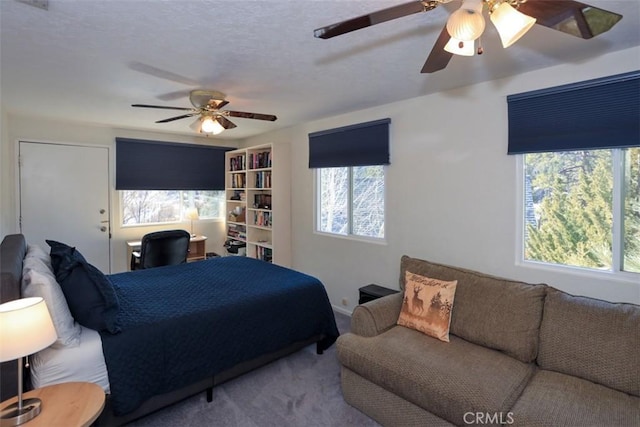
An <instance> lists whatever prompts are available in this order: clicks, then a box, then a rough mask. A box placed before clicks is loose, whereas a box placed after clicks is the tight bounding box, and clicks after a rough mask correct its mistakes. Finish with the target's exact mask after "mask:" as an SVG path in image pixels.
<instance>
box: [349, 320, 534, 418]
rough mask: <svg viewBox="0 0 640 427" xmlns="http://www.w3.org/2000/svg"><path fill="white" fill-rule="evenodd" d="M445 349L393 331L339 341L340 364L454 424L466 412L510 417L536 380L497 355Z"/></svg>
mask: <svg viewBox="0 0 640 427" xmlns="http://www.w3.org/2000/svg"><path fill="white" fill-rule="evenodd" d="M450 338H451V342H449V343H445V342H442V341H440V340H437V339H435V338H431V337H428V336H426V335H424V334H422V333H420V332H417V331H415V330H413V329H408V328H405V327H403V326H395V327H393V328H391V329H390V330H388V331H386V332H384V333H382V334H380V335H377V336H375V337H369V338H365V337H361V336H358V335H355V334H352V333H347V334H343V335H341V336H340V337H339V338H338V341H337V350H338V359H339V360H340V363H341V364H342V365H343V366H344V367H346V368H348V369H350V370H352V371H354V372H355V373H357V374H359V375H361V376H362V377H364V378H366V379H368V380H369V381H371V382H373V383H375V384H377V385H378V386H380V387H382V388H384V389H386V390H388V391H390V392H392V393H395V394H397V395H398V396H400V397H402V398H404V399H406V400H408V401H409V402H411V403H413V404H415V405H417V406H420V407H421V408H423V409H425V410H427V411H429V412H432V413H433V414H435V415H437V416H439V417H440V418H443V419H445V420H447V421H449V422H451V423H453V424H457V425H463V424H464V418H463V417H464V414H465V413H467V412H488V413H505V414H506V413H507V412H508V411H509V409H510V408H511V406H512V405H513V404H514V403H515V401H516V399H517V397H518V396H519V395H520V393H521V392H522V389H523V388H524V387H525V385H526V383H527V381H528V380H529V378H530V377H531V375H532V374H533V372H534V370H535V366H534V365H533V364H526V363H522V362H520V361H518V360H516V359H514V358H512V357H509V356H507V355H505V354H503V353H500V352H498V351H495V350H491V349H488V348H485V347H481V346H478V345H475V344H472V343H470V342H468V341H465V340H463V339H461V338H458V337H455V336H453V335H452V336H451V337H450Z"/></svg>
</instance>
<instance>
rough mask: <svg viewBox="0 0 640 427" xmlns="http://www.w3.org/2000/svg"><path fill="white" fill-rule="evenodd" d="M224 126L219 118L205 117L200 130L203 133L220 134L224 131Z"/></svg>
mask: <svg viewBox="0 0 640 427" xmlns="http://www.w3.org/2000/svg"><path fill="white" fill-rule="evenodd" d="M223 130H224V127H223V126H222V125H221V124H220V122H218V119H217V118H216V119H215V120H214V119H213V118H212V117H205V118H204V119H203V120H202V125H201V126H200V131H201V132H203V133H210V134H213V135H218V134H220V133H222V131H223Z"/></svg>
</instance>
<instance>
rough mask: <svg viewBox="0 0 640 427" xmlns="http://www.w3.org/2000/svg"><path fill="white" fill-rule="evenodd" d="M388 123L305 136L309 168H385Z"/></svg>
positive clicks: (369, 124) (384, 121) (361, 124)
mask: <svg viewBox="0 0 640 427" xmlns="http://www.w3.org/2000/svg"><path fill="white" fill-rule="evenodd" d="M389 123H391V119H381V120H375V121H372V122H366V123H359V124H357V125H351V126H345V127H341V128H336V129H329V130H323V131H320V132H313V133H310V134H309V167H310V168H335V167H345V166H373V165H388V164H389V163H390V162H389Z"/></svg>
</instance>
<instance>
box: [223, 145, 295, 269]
mask: <svg viewBox="0 0 640 427" xmlns="http://www.w3.org/2000/svg"><path fill="white" fill-rule="evenodd" d="M289 168H290V166H289V149H288V145H285V144H263V145H258V146H254V147H248V148H241V149H237V150H233V151H228V152H227V153H226V173H225V192H226V207H227V209H226V211H227V221H226V226H225V227H226V239H227V240H233V241H239V242H243V243H245V244H246V256H249V257H252V258H257V259H261V260H263V261H267V262H273V263H276V264H279V265H283V266H290V264H291V236H290V229H291V220H290V218H291V214H290V182H289V176H290V172H289V171H290V169H289Z"/></svg>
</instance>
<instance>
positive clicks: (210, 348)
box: [101, 257, 338, 415]
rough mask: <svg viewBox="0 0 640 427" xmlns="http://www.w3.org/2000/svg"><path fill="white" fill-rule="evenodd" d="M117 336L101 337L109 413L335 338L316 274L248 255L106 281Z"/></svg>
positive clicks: (103, 334) (330, 313) (125, 410)
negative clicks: (115, 310)
mask: <svg viewBox="0 0 640 427" xmlns="http://www.w3.org/2000/svg"><path fill="white" fill-rule="evenodd" d="M108 277H109V279H110V280H111V282H112V283H113V286H114V288H115V291H116V294H117V296H118V300H119V303H120V312H119V314H118V321H119V323H120V326H121V328H122V332H121V333H119V334H116V335H111V334H109V333H108V332H101V337H102V347H103V350H104V356H105V361H106V364H107V371H108V373H109V382H110V385H111V402H112V405H113V410H114V413H115V414H116V415H124V414H126V413H129V412H131V411H134V410H135V409H136V408H137V407H138V406H139V405H140V404H141V403H142V402H144V400H146V399H148V398H149V397H151V396H153V395H156V394H160V393H166V392H169V391H172V390H176V389H178V388H181V387H184V386H187V385H189V384H192V383H194V382H197V381H199V380H202V379H204V378H207V377H211V376H213V375H215V374H217V373H219V372H221V371H223V370H225V369H228V368H230V367H232V366H233V365H235V364H237V363H239V362H242V361H246V360H251V359H253V358H255V357H258V356H260V355H263V354H266V353H270V352H273V351H276V350H279V349H281V348H283V347H285V346H287V345H288V344H291V343H293V342H295V341H300V340H305V339H309V338H311V337H313V336H315V335H323V336H324V338H323V340H322V341H320V343H319V345H320V347H321V348H322V349H324V348H327V347H329V346H331V344H333V343H334V342H335V340H336V338H337V337H338V329H337V327H336V323H335V318H334V315H333V311H332V309H331V305H330V303H329V299H328V297H327V294H326V291H325V289H324V286H323V285H322V283H320V281H319V280H318V279H316V278H314V277H311V276H308V275H306V274H303V273H300V272H296V271H293V270H290V269H287V268H284V267H280V266H277V265H273V264H269V263H266V262H263V261H258V260H254V259H251V258H246V257H223V258H214V259H210V260H206V261H199V262H194V263H189V264H183V265H177V266H170V267H159V268H153V269H148V270H139V271H133V272H127V273H119V274H113V275H110V276H108Z"/></svg>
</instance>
